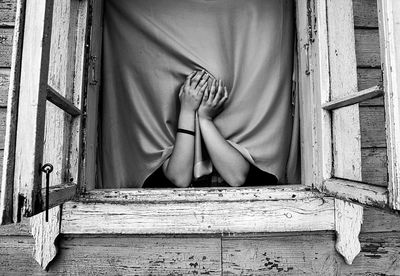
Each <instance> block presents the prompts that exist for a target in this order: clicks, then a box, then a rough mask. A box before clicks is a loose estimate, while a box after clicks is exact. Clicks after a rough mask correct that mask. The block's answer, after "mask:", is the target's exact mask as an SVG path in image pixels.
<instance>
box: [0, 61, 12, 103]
mask: <svg viewBox="0 0 400 276" xmlns="http://www.w3.org/2000/svg"><path fill="white" fill-rule="evenodd" d="M9 85H10V69H8V68H6V69H0V107H6V106H7V95H8V89H9Z"/></svg>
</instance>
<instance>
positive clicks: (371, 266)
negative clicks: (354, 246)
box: [340, 232, 400, 275]
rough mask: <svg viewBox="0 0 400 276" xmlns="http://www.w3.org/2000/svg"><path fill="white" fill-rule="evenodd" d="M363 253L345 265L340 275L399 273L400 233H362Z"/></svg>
mask: <svg viewBox="0 0 400 276" xmlns="http://www.w3.org/2000/svg"><path fill="white" fill-rule="evenodd" d="M360 242H361V253H360V254H359V256H358V257H357V258H356V259H355V260H354V263H353V264H352V265H348V266H343V267H342V272H341V274H340V275H398V274H399V271H400V259H399V257H398V256H399V242H400V234H399V232H397V233H396V232H395V233H376V234H362V235H360Z"/></svg>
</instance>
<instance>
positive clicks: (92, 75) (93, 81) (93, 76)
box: [89, 55, 99, 85]
mask: <svg viewBox="0 0 400 276" xmlns="http://www.w3.org/2000/svg"><path fill="white" fill-rule="evenodd" d="M96 65H97V57H96V56H92V55H90V56H89V72H90V73H89V74H90V81H89V84H90V85H96V84H97V83H98V82H99V81H98V80H97V76H96Z"/></svg>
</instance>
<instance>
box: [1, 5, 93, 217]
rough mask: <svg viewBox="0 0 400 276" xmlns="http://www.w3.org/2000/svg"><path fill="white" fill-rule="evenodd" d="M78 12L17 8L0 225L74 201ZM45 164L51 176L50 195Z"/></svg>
mask: <svg viewBox="0 0 400 276" xmlns="http://www.w3.org/2000/svg"><path fill="white" fill-rule="evenodd" d="M80 5H81V3H80V1H64V0H29V1H23V0H21V1H19V6H21V13H20V14H19V18H20V20H19V22H20V24H22V25H23V28H22V27H21V28H19V31H18V30H17V28H16V34H17V35H16V38H15V41H14V44H15V45H14V51H16V57H15V58H13V64H15V66H14V67H13V72H12V74H13V77H14V88H13V89H11V88H10V95H9V106H10V110H9V111H8V113H9V114H11V115H12V116H8V118H7V130H6V132H7V133H6V145H5V148H6V150H5V151H6V155H7V156H6V157H5V161H4V164H5V166H4V169H3V179H2V197H1V217H0V218H1V223H2V224H6V223H10V222H12V221H14V222H18V221H20V220H21V216H33V215H35V214H38V213H40V212H42V211H44V210H45V209H46V208H52V207H54V206H58V205H60V204H62V203H63V202H65V201H67V200H70V199H71V198H73V197H74V195H75V193H76V190H77V184H76V183H77V181H78V180H79V177H80V176H79V171H80V170H79V167H80V155H81V154H80V151H81V144H82V143H81V117H82V106H83V100H82V94H83V93H82V90H83V89H82V82H83V80H82V71H83V66H84V49H85V46H84V45H85V43H84V42H85V33H84V32H83V34H82V30H86V15H84V16H81V11H80V8H81V7H80ZM23 17H24V18H23ZM82 21H84V22H82ZM17 24H18V23H17ZM17 32H18V33H17ZM22 33H23V37H22ZM18 38H19V39H18ZM21 39H22V40H21ZM21 45H22V49H20V48H21ZM18 65H19V66H18ZM18 80H19V81H18ZM45 163H51V164H52V166H53V168H54V170H53V171H52V172H51V174H50V187H49V188H48V189H46V176H45V173H43V171H42V168H43V165H44V164H45ZM11 206H12V208H11Z"/></svg>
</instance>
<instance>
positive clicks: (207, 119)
mask: <svg viewBox="0 0 400 276" xmlns="http://www.w3.org/2000/svg"><path fill="white" fill-rule="evenodd" d="M213 120H214V119H213V118H212V117H211V116H205V115H200V114H199V121H200V122H213Z"/></svg>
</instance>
